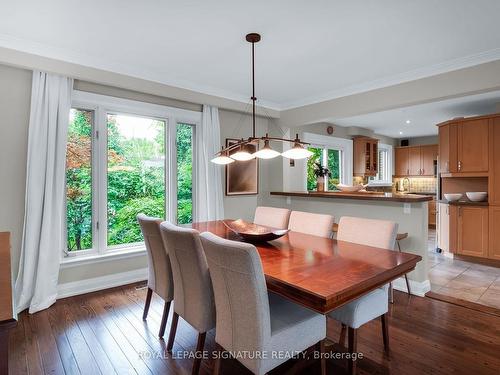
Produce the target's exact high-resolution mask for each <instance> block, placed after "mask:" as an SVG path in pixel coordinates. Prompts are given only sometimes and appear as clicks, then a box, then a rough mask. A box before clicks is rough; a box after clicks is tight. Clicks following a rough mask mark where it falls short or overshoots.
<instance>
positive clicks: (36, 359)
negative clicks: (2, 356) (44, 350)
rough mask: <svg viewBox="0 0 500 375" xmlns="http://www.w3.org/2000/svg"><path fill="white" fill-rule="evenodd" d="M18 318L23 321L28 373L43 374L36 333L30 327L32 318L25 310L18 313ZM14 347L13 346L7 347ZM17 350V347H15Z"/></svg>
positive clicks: (33, 374)
mask: <svg viewBox="0 0 500 375" xmlns="http://www.w3.org/2000/svg"><path fill="white" fill-rule="evenodd" d="M19 318H20V319H22V321H23V326H24V337H25V340H26V341H25V342H26V364H27V366H28V373H29V374H30V375H40V374H43V373H44V372H43V365H42V356H41V354H40V348H39V345H38V333H37V332H36V328H34V327H32V322H33V319H31V318H30V316H29V315H28V313H27V312H26V311H23V312H22V313H21V314H19ZM9 349H10V350H12V349H14V348H13V347H11V348H9ZM16 350H17V348H16Z"/></svg>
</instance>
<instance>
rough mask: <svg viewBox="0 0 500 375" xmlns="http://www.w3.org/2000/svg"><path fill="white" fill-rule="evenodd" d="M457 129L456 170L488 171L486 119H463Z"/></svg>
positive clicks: (464, 171) (463, 171)
mask: <svg viewBox="0 0 500 375" xmlns="http://www.w3.org/2000/svg"><path fill="white" fill-rule="evenodd" d="M457 130H458V137H457V139H458V142H457V158H458V160H457V170H458V172H459V173H467V172H488V133H489V127H488V119H477V120H467V121H464V122H462V123H460V124H459V125H458V128H457Z"/></svg>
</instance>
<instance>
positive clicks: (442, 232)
mask: <svg viewBox="0 0 500 375" xmlns="http://www.w3.org/2000/svg"><path fill="white" fill-rule="evenodd" d="M450 217H451V216H450V205H449V204H448V203H439V204H438V234H437V237H438V248H440V249H441V250H443V251H444V252H445V253H453V252H454V249H455V248H454V246H451V244H450V239H451V228H450V225H451V220H450Z"/></svg>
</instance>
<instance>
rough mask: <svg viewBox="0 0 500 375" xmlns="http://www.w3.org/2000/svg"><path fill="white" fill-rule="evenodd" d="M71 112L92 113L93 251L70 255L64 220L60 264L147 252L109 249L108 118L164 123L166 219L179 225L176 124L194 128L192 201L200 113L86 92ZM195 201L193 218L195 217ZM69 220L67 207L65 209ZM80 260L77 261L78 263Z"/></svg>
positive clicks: (134, 247)
mask: <svg viewBox="0 0 500 375" xmlns="http://www.w3.org/2000/svg"><path fill="white" fill-rule="evenodd" d="M71 108H72V109H80V110H87V111H93V124H92V161H91V163H92V245H93V246H92V249H88V250H79V251H75V252H68V251H67V229H66V228H67V223H66V220H64V223H63V226H64V229H63V233H64V247H63V251H61V263H63V264H65V263H73V262H76V261H88V260H89V259H92V258H100V257H106V258H108V257H113V256H119V255H123V256H128V255H129V254H132V253H137V254H138V255H140V254H143V253H144V252H145V247H144V243H143V242H140V243H134V244H124V245H112V246H108V245H107V234H108V233H107V230H108V229H107V163H108V159H107V154H108V152H107V149H108V139H107V116H108V114H122V115H130V116H137V117H145V118H151V119H156V120H159V121H164V122H165V149H166V150H165V176H164V178H165V216H166V219H168V220H170V221H172V222H177V147H176V129H177V124H188V125H191V126H193V197H194V194H195V190H196V185H197V184H196V170H197V167H196V164H197V163H196V150H195V144H196V142H195V139H196V138H195V137H196V133H197V132H196V129H197V127H198V126H200V125H201V116H202V114H201V112H197V111H189V110H185V109H179V108H174V107H167V106H163V105H158V104H152V103H145V102H140V101H135V100H130V99H122V98H117V97H111V96H106V95H100V94H95V93H89V92H84V91H79V90H75V91H73V100H72V103H71ZM194 202H195V200H194V199H193V216H194V215H195V212H196V211H195V210H196V207H195V203H194ZM63 209H64V216H63V217H64V218H66V204H65V205H64V208H63ZM75 258H78V259H75Z"/></svg>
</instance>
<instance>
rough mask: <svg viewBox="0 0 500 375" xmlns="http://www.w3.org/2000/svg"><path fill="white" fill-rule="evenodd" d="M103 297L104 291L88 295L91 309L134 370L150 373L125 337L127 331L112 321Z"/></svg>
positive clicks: (140, 372) (104, 296)
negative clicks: (123, 330)
mask: <svg viewBox="0 0 500 375" xmlns="http://www.w3.org/2000/svg"><path fill="white" fill-rule="evenodd" d="M105 298H106V295H105V294H104V293H96V294H94V295H92V296H89V298H88V300H87V301H88V303H89V305H90V306H91V307H92V310H94V311H95V312H96V314H97V315H98V316H99V318H100V319H101V320H102V322H103V323H104V325H105V326H106V328H107V329H108V331H109V333H111V336H113V338H114V339H115V341H116V342H117V344H118V345H119V346H120V348H121V350H122V351H123V353H124V354H125V356H126V357H127V359H128V360H129V361H130V364H131V365H132V366H133V367H134V369H135V371H136V372H137V373H139V374H152V373H153V372H152V371H151V370H150V369H149V367H148V366H147V365H146V363H145V361H144V360H143V358H141V356H140V355H139V354H140V353H138V352H137V351H136V350H135V349H134V347H133V346H132V345H131V343H130V342H129V338H128V337H127V335H128V333H127V332H125V333H124V332H122V331H121V330H120V328H119V327H118V326H117V325H116V324H115V322H114V321H113V317H112V314H113V312H112V311H108V310H107V309H106V306H107V302H106V300H105Z"/></svg>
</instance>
